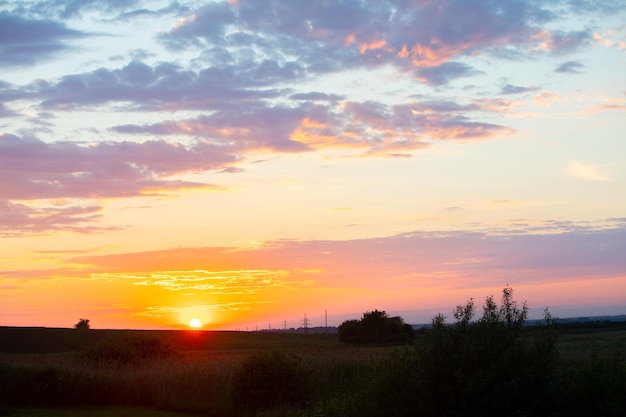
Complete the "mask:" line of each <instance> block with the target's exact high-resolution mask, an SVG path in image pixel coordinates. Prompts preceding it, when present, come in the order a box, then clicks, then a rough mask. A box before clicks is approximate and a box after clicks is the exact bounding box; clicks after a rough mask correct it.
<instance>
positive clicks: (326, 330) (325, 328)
mask: <svg viewBox="0 0 626 417" xmlns="http://www.w3.org/2000/svg"><path fill="white" fill-rule="evenodd" d="M324 320H325V324H324V334H328V310H326V309H324Z"/></svg>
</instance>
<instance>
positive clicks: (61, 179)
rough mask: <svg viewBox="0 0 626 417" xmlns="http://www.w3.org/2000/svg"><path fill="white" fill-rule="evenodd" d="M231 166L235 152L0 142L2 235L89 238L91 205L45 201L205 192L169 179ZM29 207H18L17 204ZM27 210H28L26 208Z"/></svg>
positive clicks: (208, 147)
mask: <svg viewBox="0 0 626 417" xmlns="http://www.w3.org/2000/svg"><path fill="white" fill-rule="evenodd" d="M236 160H237V155H236V149H235V148H233V147H228V146H226V145H215V144H212V143H208V142H203V141H198V142H196V143H195V144H193V145H190V146H184V145H181V144H178V143H171V142H166V141H159V140H151V141H146V142H143V143H136V142H101V143H97V144H89V145H83V144H79V143H73V142H55V143H46V142H43V141H41V140H39V139H36V138H32V137H18V136H15V135H10V134H2V135H0V212H1V213H2V218H3V219H4V221H3V224H2V227H1V228H0V229H1V230H2V232H1V233H2V234H4V235H19V234H24V233H29V232H36V233H41V232H47V231H52V230H70V231H89V230H92V231H93V230H99V228H98V227H96V226H93V225H92V224H91V223H94V222H96V221H98V220H100V218H101V214H100V213H99V212H100V210H101V206H100V204H98V203H93V202H91V203H80V204H77V203H72V202H71V201H70V202H68V203H66V204H62V205H59V204H55V205H52V206H50V205H49V204H47V203H46V200H54V201H58V199H74V200H76V199H86V200H95V199H100V198H116V197H139V196H149V195H161V194H167V193H172V192H176V191H179V190H183V189H189V188H216V186H214V185H211V184H204V183H197V182H190V181H183V180H179V179H176V178H175V176H176V175H178V174H183V173H188V172H204V171H210V170H222V169H225V168H227V167H228V166H230V164H232V163H234V162H235V161H236ZM21 200H22V201H29V203H28V205H27V204H20V203H19V201H21ZM33 201H34V202H38V203H35V204H34V205H33Z"/></svg>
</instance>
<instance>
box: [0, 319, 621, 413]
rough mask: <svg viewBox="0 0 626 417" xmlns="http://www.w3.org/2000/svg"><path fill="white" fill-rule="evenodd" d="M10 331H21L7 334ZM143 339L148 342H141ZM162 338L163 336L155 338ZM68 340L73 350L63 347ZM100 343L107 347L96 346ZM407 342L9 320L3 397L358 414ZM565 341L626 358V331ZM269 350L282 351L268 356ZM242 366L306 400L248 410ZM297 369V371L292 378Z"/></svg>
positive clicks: (80, 407) (574, 352)
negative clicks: (20, 325) (45, 325)
mask: <svg viewBox="0 0 626 417" xmlns="http://www.w3.org/2000/svg"><path fill="white" fill-rule="evenodd" d="M9 335H10V336H11V337H13V338H14V339H13V340H9V341H7V339H6V337H7V336H9ZM20 337H21V339H20V340H17V339H15V338H20ZM420 337H422V336H420ZM420 337H418V340H417V343H418V344H419V343H420ZM109 340H116V341H121V342H120V343H119V344H117V345H116V344H113V345H111V344H107V343H106V342H107V341H109ZM135 340H140V341H142V342H141V343H140V344H138V345H133V343H134V342H133V341H135ZM155 340H156V341H157V342H158V343H153V342H155ZM145 341H150V343H148V344H146V343H144V342H145ZM68 346H69V347H71V348H72V349H70V350H68V351H62V350H61V348H62V347H68ZM94 346H100V348H101V349H100V350H97V349H96V350H94V349H93V347H94ZM103 346H104V348H102V347H103ZM136 346H139V348H142V349H143V348H144V347H145V346H148V348H150V349H152V350H149V351H143V353H142V354H145V352H148V354H147V357H145V358H144V357H141V356H130V357H118V356H115V355H111V352H113V353H114V354H117V352H118V350H119V349H120V348H121V350H122V351H123V352H126V351H129V350H132V349H136ZM18 348H21V349H23V351H20V350H17V349H18ZM102 349H104V350H102ZM403 349H406V348H402V347H397V346H367V345H359V346H355V345H345V344H341V343H339V342H338V338H337V336H336V335H325V334H290V333H278V332H276V333H270V332H250V333H248V332H209V331H161V332H159V331H150V332H143V331H130V330H128V331H107V330H88V331H85V332H79V331H76V330H73V329H37V328H30V329H16V328H0V352H3V353H0V404H5V405H4V406H2V405H0V415H3V414H4V415H10V416H18V417H19V416H33V417H37V416H52V417H54V416H68V417H73V416H79V415H80V416H86V417H89V416H93V417H105V416H122V417H123V416H128V417H142V416H155V417H169V416H171V417H179V416H181V415H189V414H197V415H203V416H207V417H210V416H221V417H228V416H240V415H250V416H254V415H260V416H289V415H299V416H311V417H313V416H331V417H332V416H350V415H359V414H358V410H359V409H360V408H359V407H362V403H363V401H367V398H366V397H365V398H364V397H363V396H362V395H361V394H362V393H366V392H369V391H371V389H372V386H373V385H372V384H373V383H374V382H378V381H380V380H381V378H384V375H387V374H388V368H389V366H390V365H389V364H390V363H392V362H393V359H392V358H394V357H398V355H399V353H398V352H402V351H403ZM557 350H558V352H559V353H560V355H559V363H560V366H562V367H564V369H565V367H566V366H572V365H578V364H585V363H588V362H589V361H590V360H591V358H594V357H595V358H598V357H599V358H607V359H611V358H613V359H612V360H614V358H616V357H617V358H620V355H621V359H618V360H620V361H621V363H623V361H624V358H626V330H623V329H619V328H617V329H611V328H608V329H604V330H602V329H597V328H596V329H593V330H590V331H585V330H584V329H582V330H581V329H577V330H576V331H575V332H568V331H563V332H561V334H560V335H559V337H558V338H557ZM90 352H91V353H90ZM93 352H96V353H95V354H96V356H94V353H93ZM102 352H104V353H106V355H105V354H103V353H102ZM270 352H280V355H278V356H263V355H264V354H266V353H267V354H268V355H269V353H270ZM400 355H401V354H400ZM144 356H146V355H144ZM255 356H260V357H261V359H262V360H261V361H260V362H256V365H255V363H254V362H252V365H251V364H250V362H249V360H250V358H251V357H255ZM94 358H95V359H94ZM268 358H269V359H268ZM263 361H265V362H270V365H271V366H270V367H269V370H268V368H266V367H265V365H264V362H263ZM245 364H247V366H248V368H245V366H244V365H245ZM250 366H252V368H250ZM594 366H595V365H594ZM242 369H247V371H246V372H252V374H249V375H248V374H246V375H244V377H245V378H248V377H252V376H253V374H254V373H259V372H261V373H263V372H266V373H267V372H269V374H268V375H270V377H269V379H266V380H267V381H270V383H269V385H271V382H272V381H274V383H275V384H276V385H275V386H269V387H267V388H269V390H270V391H269V392H270V394H271V393H272V392H273V391H276V390H278V389H282V388H283V385H285V384H278V382H281V381H293V382H292V383H287V385H288V386H291V388H294V390H292V391H293V392H294V393H295V395H296V397H294V398H299V397H297V396H298V395H302V396H304V398H306V399H307V400H306V403H304V402H303V403H302V404H300V403H298V404H300V405H297V406H294V405H293V404H291V403H286V404H285V406H284V407H282V406H279V407H273V408H271V409H270V410H269V411H268V410H266V411H258V412H251V411H247V412H243V411H241V409H240V408H239V404H237V401H233V400H232V399H233V398H236V395H235V394H236V392H237V387H238V385H237V384H240V382H239V383H238V382H237V381H238V378H239V380H241V373H242ZM576 369H578V368H576ZM590 369H591V368H590ZM594 369H595V368H594ZM598 369H600V368H598ZM602 369H604V368H602ZM592 371H593V369H592ZM271 372H279V373H278V374H276V375H274V374H272V373H271ZM281 372H282V373H281ZM581 372H582V371H581ZM598 372H600V371H598ZM602 372H604V371H602ZM294 373H296V374H297V375H296V376H295V378H296V379H290V378H294V375H293V374H294ZM273 375H274V376H273ZM581 375H582V374H581ZM264 388H266V387H265V386H264V385H261V386H258V387H253V388H251V390H252V391H255V390H263V389H264ZM618 388H619V387H618ZM272 390H273V391H272ZM281 398H282V397H281ZM285 398H287V397H285ZM244 400H245V397H244ZM294 407H295V408H294ZM303 407H304V408H303ZM181 413H182V414H181Z"/></svg>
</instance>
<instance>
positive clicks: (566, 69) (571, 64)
mask: <svg viewBox="0 0 626 417" xmlns="http://www.w3.org/2000/svg"><path fill="white" fill-rule="evenodd" d="M583 68H585V66H584V65H583V64H581V63H580V62H578V61H566V62H564V63H562V64H561V65H559V66H558V67H556V68H555V69H554V71H555V72H563V73H567V74H580V73H581V69H583Z"/></svg>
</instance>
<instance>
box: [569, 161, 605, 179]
mask: <svg viewBox="0 0 626 417" xmlns="http://www.w3.org/2000/svg"><path fill="white" fill-rule="evenodd" d="M565 173H566V174H567V175H569V176H570V177H574V178H578V179H581V180H589V181H610V180H611V177H610V176H609V175H607V174H606V173H604V172H602V168H601V167H600V166H598V165H594V164H584V163H582V162H578V161H570V162H569V164H568V166H567V168H566V170H565Z"/></svg>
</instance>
